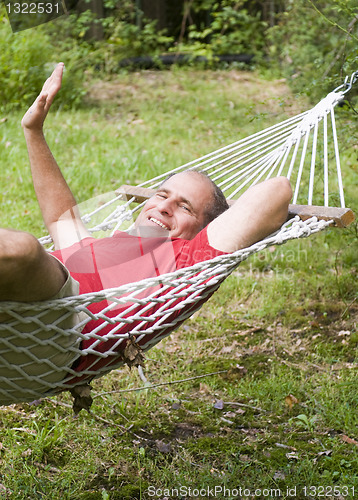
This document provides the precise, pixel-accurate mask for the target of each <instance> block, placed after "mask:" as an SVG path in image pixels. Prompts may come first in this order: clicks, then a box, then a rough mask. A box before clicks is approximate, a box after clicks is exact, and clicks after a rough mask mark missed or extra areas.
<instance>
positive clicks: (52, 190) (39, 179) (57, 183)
mask: <svg viewBox="0 0 358 500" xmlns="http://www.w3.org/2000/svg"><path fill="white" fill-rule="evenodd" d="M24 134H25V139H26V144H27V150H28V154H29V159H30V165H31V173H32V178H33V184H34V188H35V193H36V196H37V199H38V203H39V206H40V210H41V213H42V216H43V219H44V222H45V225H46V227H47V229H48V230H49V231H51V226H52V224H53V223H55V222H57V221H58V219H59V218H60V217H61V216H62V215H63V214H64V213H65V212H68V211H69V210H71V209H72V208H73V207H75V206H76V200H75V198H74V196H73V194H72V192H71V190H70V188H69V186H68V184H67V182H66V181H65V179H64V177H63V175H62V173H61V170H60V169H59V167H58V165H57V163H56V160H55V158H54V157H53V155H52V153H51V151H50V148H49V147H48V145H47V142H46V139H45V137H44V134H43V132H42V131H39V130H36V131H33V130H30V129H26V128H24Z"/></svg>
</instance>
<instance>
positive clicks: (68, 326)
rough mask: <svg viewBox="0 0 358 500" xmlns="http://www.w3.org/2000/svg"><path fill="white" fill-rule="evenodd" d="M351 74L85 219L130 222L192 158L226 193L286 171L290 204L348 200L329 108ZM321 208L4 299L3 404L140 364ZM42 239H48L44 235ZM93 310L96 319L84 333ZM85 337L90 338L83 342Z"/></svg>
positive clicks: (307, 226)
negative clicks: (47, 292)
mask: <svg viewBox="0 0 358 500" xmlns="http://www.w3.org/2000/svg"><path fill="white" fill-rule="evenodd" d="M357 78H358V72H356V73H354V74H353V75H352V78H351V81H350V83H349V85H348V83H347V81H346V82H345V84H344V85H343V86H341V87H339V88H338V89H336V90H335V91H334V92H331V93H330V94H328V95H327V97H325V98H324V99H323V100H322V101H321V102H320V103H319V104H318V105H317V106H315V107H314V108H313V109H311V110H309V111H307V112H305V113H302V114H300V115H298V116H295V117H292V118H289V119H288V120H286V121H284V122H281V123H279V124H278V125H274V126H272V127H270V128H268V129H265V130H263V131H261V132H259V133H256V134H254V135H252V136H250V137H248V138H246V139H242V140H240V141H238V142H236V143H234V144H231V145H229V146H226V147H223V148H221V149H219V150H217V151H215V152H213V153H211V154H208V155H206V156H204V157H202V158H200V159H198V160H194V161H192V162H190V163H187V164H185V165H183V166H181V167H179V168H177V169H175V170H173V171H171V172H166V173H164V174H163V175H160V176H158V177H155V178H154V179H152V180H151V181H148V182H146V183H143V184H142V185H140V186H139V190H138V191H137V192H135V193H134V194H133V196H129V199H126V198H127V197H128V194H127V196H126V194H125V193H128V192H131V191H132V190H131V189H127V188H122V189H119V190H118V192H116V195H115V196H114V197H113V199H111V200H110V201H108V202H106V203H102V202H101V205H100V206H98V207H96V208H95V209H94V210H93V211H92V212H90V213H88V214H86V215H84V216H83V220H84V222H85V223H86V224H90V223H91V222H92V226H93V227H92V228H91V229H90V231H91V232H92V233H94V234H96V233H98V234H99V235H101V236H102V235H103V232H105V233H106V235H107V236H108V235H112V234H113V233H114V232H115V231H117V230H118V229H121V228H122V227H123V225H124V227H125V228H127V227H128V224H129V222H128V221H131V220H132V219H133V214H134V213H135V212H136V211H137V210H139V209H140V208H141V207H142V205H143V204H144V201H143V200H144V198H145V197H146V194H144V195H143V193H147V194H150V192H151V190H152V189H154V188H156V187H157V186H158V185H159V184H160V183H161V182H162V181H163V180H164V179H165V178H166V177H167V176H168V174H169V173H172V172H181V171H184V170H187V169H197V168H200V169H201V170H203V171H205V172H207V173H208V175H209V176H210V177H211V178H212V179H213V180H214V181H215V182H216V183H217V184H218V185H219V186H220V187H221V189H222V190H223V191H224V193H225V195H226V196H227V198H228V199H234V198H237V197H238V196H239V195H240V193H242V192H243V191H244V190H245V189H247V188H248V187H249V186H251V185H253V184H256V183H257V182H259V181H262V180H264V179H267V178H270V177H275V176H279V175H284V176H286V177H288V178H289V179H290V180H291V183H292V185H293V186H294V199H293V203H294V204H297V203H302V204H308V205H312V204H315V205H324V206H325V207H328V206H329V205H330V204H333V202H337V201H338V204H339V206H340V207H341V208H344V207H345V201H344V192H343V182H342V173H341V165H340V161H339V150H338V140H337V133H336V125H335V115H334V108H335V106H336V104H337V103H338V102H340V101H341V100H342V99H343V97H344V94H345V93H346V92H347V91H348V90H349V89H350V88H351V86H352V84H353V83H354V82H355V81H356V79H357ZM138 193H140V195H138ZM142 195H143V196H142ZM138 200H139V201H140V203H139V204H134V202H135V201H138ZM344 213H346V211H344ZM101 214H103V216H101ZM327 214H328V216H327ZM327 214H326V216H325V217H323V219H322V220H318V218H317V217H310V218H308V219H307V220H304V221H303V220H301V219H300V218H299V217H298V216H296V217H294V218H292V219H291V220H289V221H288V222H287V223H285V224H284V225H283V227H282V228H281V229H280V231H278V232H277V233H276V234H274V235H272V236H270V237H268V238H266V239H265V240H263V241H260V242H258V243H256V244H255V245H252V246H251V247H250V248H246V249H243V250H239V251H237V252H235V253H232V254H228V255H222V256H220V257H216V258H214V259H211V260H208V261H204V262H201V263H199V264H196V265H194V266H191V267H187V268H183V269H179V270H177V271H175V272H173V273H170V274H165V275H161V276H159V277H156V278H149V279H146V280H143V281H140V282H136V283H130V284H127V285H124V286H121V287H118V288H112V289H106V290H103V291H100V292H95V293H88V294H83V295H77V296H72V297H67V298H63V299H56V300H49V301H43V302H36V303H21V302H0V314H1V313H3V312H4V313H6V314H7V315H8V316H9V318H10V319H9V320H8V321H6V322H5V323H0V404H11V403H14V402H18V401H32V400H35V399H38V398H41V397H43V396H49V395H52V394H55V393H58V392H60V391H62V390H68V389H70V388H72V387H75V386H77V385H83V384H85V383H88V382H89V381H90V380H92V379H93V378H97V377H99V376H101V375H103V374H105V373H107V372H109V371H110V370H112V369H114V368H117V367H119V366H121V365H123V364H124V363H127V364H129V365H131V364H136V363H137V362H138V357H140V351H141V350H143V351H146V350H148V349H149V348H151V347H152V346H154V345H155V344H156V343H157V342H159V341H160V340H161V339H163V338H164V337H165V336H167V335H169V334H170V333H171V332H172V331H173V329H174V328H177V327H178V326H179V325H180V324H181V323H182V322H183V321H184V320H185V319H187V318H188V317H189V316H191V315H192V314H193V312H195V311H196V310H197V309H199V308H200V307H201V305H202V304H203V303H204V302H205V300H207V298H208V297H209V296H210V295H211V294H212V293H213V291H215V290H216V289H217V288H218V287H219V286H220V283H221V282H222V281H223V280H224V279H225V278H226V277H227V276H229V275H230V274H231V273H232V272H233V270H234V269H235V268H236V267H237V266H238V265H239V264H240V262H242V261H243V260H245V259H247V258H248V257H249V256H250V255H251V254H253V253H255V252H258V251H261V250H263V249H265V248H266V247H268V246H271V245H277V244H282V243H285V242H286V241H288V240H291V239H295V238H302V237H307V236H309V235H311V234H313V233H316V232H318V231H321V230H323V229H324V228H326V227H327V226H329V225H331V224H332V223H333V222H334V217H331V216H330V210H329V209H328V211H327ZM99 217H101V221H100V222H97V220H98V218H99ZM324 219H326V220H324ZM93 221H95V223H94V224H93ZM40 241H41V243H43V244H44V245H45V244H51V240H50V238H49V237H45V238H42V239H40ZM102 302H103V307H102V305H101V310H100V312H97V313H94V312H93V307H92V306H93V305H94V304H100V303H102ZM114 310H115V311H116V313H115V315H114V317H110V315H109V314H108V313H110V312H111V311H114ZM117 311H118V313H117ZM49 314H51V321H49V320H48V318H49ZM74 315H75V319H73V318H74ZM112 316H113V314H112ZM92 320H97V323H96V324H97V325H98V326H96V327H95V328H94V329H93V330H92V331H91V332H90V333H86V334H83V333H81V331H82V330H83V327H84V326H85V325H86V324H87V323H88V322H89V321H92ZM29 325H31V328H29ZM104 329H106V333H105V335H104V334H103V333H101V332H103V331H104ZM29 330H30V331H29ZM129 339H135V343H134V344H133V343H132V342H131V341H130V340H129ZM86 340H92V343H91V345H90V347H88V348H87V349H83V348H81V343H83V342H84V341H86ZM137 345H140V349H138V348H137V347H136V346H137ZM79 356H88V359H89V360H90V362H89V363H88V364H87V368H86V369H85V370H83V371H77V370H76V368H75V365H74V364H73V362H74V361H75V360H76V359H78V358H79Z"/></svg>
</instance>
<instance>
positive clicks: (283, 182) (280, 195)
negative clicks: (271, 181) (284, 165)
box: [274, 177, 293, 223]
mask: <svg viewBox="0 0 358 500" xmlns="http://www.w3.org/2000/svg"><path fill="white" fill-rule="evenodd" d="M275 181H276V183H275V193H274V195H275V199H276V204H277V205H276V206H277V211H278V217H279V219H280V222H281V223H284V222H285V221H286V220H287V216H288V206H289V204H290V202H291V200H292V195H293V192H292V187H291V183H290V181H289V180H288V179H287V177H276V179H275Z"/></svg>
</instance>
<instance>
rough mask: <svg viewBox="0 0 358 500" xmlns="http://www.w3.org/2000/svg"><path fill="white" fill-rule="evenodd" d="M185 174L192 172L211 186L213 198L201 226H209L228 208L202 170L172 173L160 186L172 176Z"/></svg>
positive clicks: (221, 195)
mask: <svg viewBox="0 0 358 500" xmlns="http://www.w3.org/2000/svg"><path fill="white" fill-rule="evenodd" d="M186 172H188V173H190V172H193V173H195V174H198V175H200V176H201V177H203V178H204V179H206V180H207V181H208V182H209V183H210V185H211V188H212V192H213V198H212V202H211V203H210V204H208V205H207V206H206V207H205V213H204V226H203V227H205V226H207V225H208V224H210V222H211V221H213V220H214V219H216V217H218V216H219V215H220V214H222V213H223V212H225V211H226V210H227V209H228V208H229V205H228V202H227V201H226V198H225V195H224V193H223V192H222V190H221V189H220V188H219V186H217V185H216V184H215V182H214V181H213V180H212V179H211V178H210V177H209V175H208V174H207V173H206V172H203V171H202V170H199V169H193V170H185V171H184V172H172V173H171V174H169V175H168V177H166V178H165V179H164V181H163V182H162V184H164V182H166V181H167V180H168V179H170V178H171V177H174V175H178V174H180V173H186Z"/></svg>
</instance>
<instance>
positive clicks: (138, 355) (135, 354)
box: [122, 337, 144, 368]
mask: <svg viewBox="0 0 358 500" xmlns="http://www.w3.org/2000/svg"><path fill="white" fill-rule="evenodd" d="M122 358H123V361H124V362H125V363H126V364H127V365H128V366H129V368H132V366H144V356H143V351H142V348H141V347H140V345H139V344H137V342H136V341H135V338H134V337H131V338H130V339H128V340H127V345H126V347H125V349H124V351H123V352H122Z"/></svg>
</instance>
